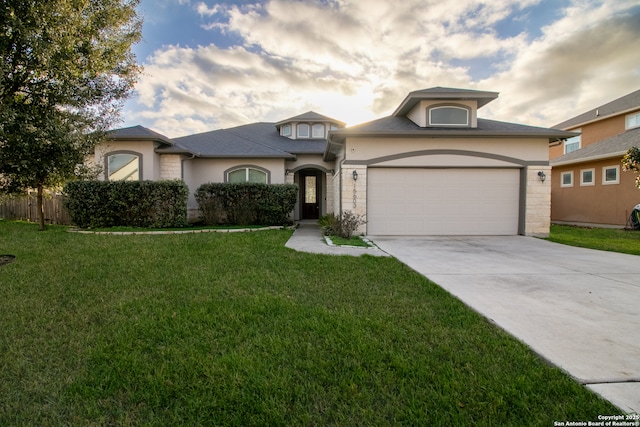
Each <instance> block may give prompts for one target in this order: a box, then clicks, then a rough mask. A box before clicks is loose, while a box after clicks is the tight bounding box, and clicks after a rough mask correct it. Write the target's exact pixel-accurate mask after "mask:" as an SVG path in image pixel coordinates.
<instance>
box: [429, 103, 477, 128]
mask: <svg viewBox="0 0 640 427" xmlns="http://www.w3.org/2000/svg"><path fill="white" fill-rule="evenodd" d="M445 108H450V109H454V110H462V111H464V112H465V114H466V116H467V117H466V122H465V123H434V122H433V120H431V113H432V112H433V111H435V110H442V109H445ZM427 117H428V118H429V126H462V127H468V126H469V125H470V123H469V108H464V107H460V106H457V105H439V106H434V107H431V108H429V111H428V114H427Z"/></svg>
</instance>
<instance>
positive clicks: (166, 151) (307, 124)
mask: <svg viewBox="0 0 640 427" xmlns="http://www.w3.org/2000/svg"><path fill="white" fill-rule="evenodd" d="M497 97H498V93H496V92H485V91H474V90H465V89H451V88H442V87H436V88H431V89H426V90H420V91H415V92H411V93H410V94H409V95H408V96H407V97H406V98H405V99H404V101H402V103H401V104H400V106H399V107H398V108H397V109H396V111H395V112H394V113H393V114H392V115H391V116H389V117H384V118H382V119H379V120H374V121H371V122H368V123H364V124H361V125H357V126H353V127H348V128H347V127H345V124H344V123H343V122H341V121H339V120H336V119H333V118H330V117H327V116H323V115H321V114H317V113H314V112H307V113H304V114H301V115H299V116H295V117H291V118H288V119H284V120H281V121H279V122H277V123H254V124H248V125H243V126H238V127H234V128H230V129H219V130H215V131H212V132H206V133H201V134H196V135H189V136H184V137H181V138H172V139H169V138H166V137H164V136H162V135H160V134H158V133H156V132H154V131H152V130H149V129H146V128H143V127H141V126H136V127H132V128H126V129H118V130H115V131H113V132H112V133H111V137H110V139H109V140H108V141H107V142H105V143H104V144H102V145H101V146H99V147H98V148H97V149H96V157H95V161H96V162H97V163H98V164H103V165H104V174H103V179H123V178H125V179H173V178H178V179H183V180H184V181H185V182H186V183H187V185H188V186H189V189H190V192H191V196H190V200H189V209H190V210H191V211H193V212H196V211H197V204H196V202H195V199H194V198H193V193H194V191H195V190H196V189H197V188H198V187H199V186H200V185H201V184H203V183H206V182H246V181H249V182H265V183H271V184H276V183H296V184H298V185H299V187H300V195H299V201H298V203H297V204H296V207H295V210H294V212H293V213H292V216H293V219H294V220H301V219H316V218H318V217H320V216H322V215H324V214H326V213H329V212H335V213H339V212H343V211H352V212H354V213H356V214H358V215H362V216H363V217H364V218H366V220H367V223H366V224H365V225H364V226H363V227H362V228H361V230H360V231H362V232H364V233H367V234H370V235H374V234H375V235H410V234H411V235H414V234H415V235H438V234H439V235H450V234H453V235H455V234H458V235H469V234H475V235H492V234H493V235H512V234H526V235H547V234H548V232H549V224H550V186H549V182H548V181H547V182H545V180H544V178H545V177H546V176H547V175H548V174H550V171H551V170H550V167H549V161H548V146H549V143H550V142H551V141H557V140H560V139H562V138H569V137H571V136H573V135H574V134H573V133H570V132H565V131H562V130H555V129H547V128H540V127H533V126H524V125H520V124H514V123H507V122H500V121H494V120H486V119H481V118H478V114H477V112H478V109H479V108H481V107H483V106H484V105H486V104H487V103H489V102H491V101H493V100H494V99H496V98H497Z"/></svg>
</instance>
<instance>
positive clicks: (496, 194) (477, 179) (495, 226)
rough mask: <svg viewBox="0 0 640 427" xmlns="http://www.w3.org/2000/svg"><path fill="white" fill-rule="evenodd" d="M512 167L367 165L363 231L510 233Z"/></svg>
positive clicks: (515, 197)
mask: <svg viewBox="0 0 640 427" xmlns="http://www.w3.org/2000/svg"><path fill="white" fill-rule="evenodd" d="M519 216H520V170H519V169H515V168H504V169H500V168H450V169H423V168H371V167H370V168H369V169H368V171H367V234H369V235H379V236H383V235H400V236H402V235H427V236H428V235H514V234H518V219H519Z"/></svg>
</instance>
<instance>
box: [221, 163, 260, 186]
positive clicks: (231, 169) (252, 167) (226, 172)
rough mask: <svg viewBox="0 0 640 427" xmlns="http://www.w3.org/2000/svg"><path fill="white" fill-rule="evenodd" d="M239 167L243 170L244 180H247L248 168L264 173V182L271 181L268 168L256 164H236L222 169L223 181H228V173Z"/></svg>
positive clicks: (237, 169)
mask: <svg viewBox="0 0 640 427" xmlns="http://www.w3.org/2000/svg"><path fill="white" fill-rule="evenodd" d="M241 169H244V170H245V181H244V182H249V169H254V170H257V171H260V172H263V173H264V174H265V175H266V181H265V184H270V183H271V171H270V170H269V169H266V168H263V167H260V166H257V165H237V166H233V167H230V168H229V169H227V170H226V171H224V182H225V183H229V174H230V173H232V172H235V171H239V170H241Z"/></svg>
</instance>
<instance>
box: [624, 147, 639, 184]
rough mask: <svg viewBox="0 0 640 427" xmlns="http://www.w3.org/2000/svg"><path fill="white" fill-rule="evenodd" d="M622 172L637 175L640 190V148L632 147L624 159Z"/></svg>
mask: <svg viewBox="0 0 640 427" xmlns="http://www.w3.org/2000/svg"><path fill="white" fill-rule="evenodd" d="M622 170H623V171H634V172H635V173H636V186H637V187H638V188H640V148H638V147H631V148H629V150H628V151H627V152H626V153H625V155H624V157H622Z"/></svg>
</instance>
